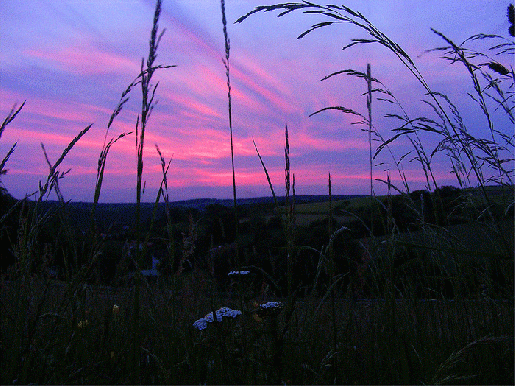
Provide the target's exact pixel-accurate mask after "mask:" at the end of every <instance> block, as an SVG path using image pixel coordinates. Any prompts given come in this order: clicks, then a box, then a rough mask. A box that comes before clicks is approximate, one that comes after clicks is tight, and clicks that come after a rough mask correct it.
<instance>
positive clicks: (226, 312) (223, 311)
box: [193, 307, 241, 330]
mask: <svg viewBox="0 0 515 386" xmlns="http://www.w3.org/2000/svg"><path fill="white" fill-rule="evenodd" d="M238 315H241V311H239V310H231V309H230V308H229V307H222V308H220V309H219V310H217V311H216V320H217V321H219V322H221V321H222V318H223V317H224V316H226V317H231V318H235V317H237V316H238ZM213 321H214V318H213V313H212V312H210V313H209V314H207V315H206V316H204V317H203V318H200V319H199V320H197V321H196V322H195V323H193V327H195V328H196V329H197V330H204V329H205V328H206V327H207V324H208V323H212V322H213Z"/></svg>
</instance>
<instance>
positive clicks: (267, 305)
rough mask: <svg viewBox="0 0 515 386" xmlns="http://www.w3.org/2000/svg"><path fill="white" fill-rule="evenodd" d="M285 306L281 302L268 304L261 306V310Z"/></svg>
mask: <svg viewBox="0 0 515 386" xmlns="http://www.w3.org/2000/svg"><path fill="white" fill-rule="evenodd" d="M282 306H283V304H282V303H281V302H268V303H263V304H260V305H259V307H260V308H261V309H268V308H281V307H282Z"/></svg>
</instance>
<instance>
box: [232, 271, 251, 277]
mask: <svg viewBox="0 0 515 386" xmlns="http://www.w3.org/2000/svg"><path fill="white" fill-rule="evenodd" d="M249 273H250V271H231V272H229V273H228V275H229V276H231V275H248V274H249Z"/></svg>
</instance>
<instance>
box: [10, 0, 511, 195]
mask: <svg viewBox="0 0 515 386" xmlns="http://www.w3.org/2000/svg"><path fill="white" fill-rule="evenodd" d="M336 3H337V4H340V2H336ZM342 3H343V4H345V5H347V6H349V7H351V8H353V9H355V10H357V11H360V12H362V13H363V14H364V15H365V16H366V17H367V18H368V19H369V20H370V21H371V22H372V23H373V24H374V25H376V26H377V27H378V28H379V29H380V30H382V31H383V32H385V33H386V35H388V36H389V37H390V38H391V39H392V40H393V41H395V42H396V43H398V44H399V45H400V46H401V47H403V48H404V50H405V51H406V52H407V53H408V54H409V55H410V56H411V57H412V58H413V59H414V60H415V62H416V64H417V66H418V67H419V69H420V70H421V72H422V74H423V75H424V77H425V78H426V79H427V81H428V83H429V85H430V86H431V87H432V88H433V89H434V90H436V91H442V92H444V93H447V94H448V95H449V96H450V97H451V98H452V99H453V101H454V102H455V103H456V104H457V105H458V107H459V108H460V110H461V112H462V116H463V117H464V119H466V120H467V124H468V125H469V126H470V128H471V130H475V129H477V130H480V129H481V126H484V125H485V124H486V123H485V122H484V121H483V120H484V117H482V116H481V114H479V113H478V109H477V106H475V105H474V103H473V102H472V101H471V99H470V98H469V97H468V96H467V95H466V93H467V92H472V91H473V89H472V85H471V83H470V79H469V77H468V75H467V72H466V70H465V69H464V68H463V66H459V65H453V66H451V65H450V64H449V63H448V62H446V61H445V60H442V59H440V58H439V55H441V53H438V52H432V53H426V54H424V51H425V50H428V49H431V48H435V47H438V46H441V45H443V44H444V43H443V41H442V40H441V38H439V37H438V36H437V35H435V34H434V33H432V32H431V29H430V28H431V27H432V28H434V29H436V30H438V31H440V32H442V33H444V34H445V35H446V36H448V37H450V38H451V39H453V40H454V41H455V42H458V43H461V42H462V41H463V40H465V39H466V38H467V37H469V36H471V35H473V34H476V33H480V32H483V33H489V34H498V35H502V36H506V37H508V34H507V31H508V27H509V25H508V20H507V17H506V7H507V5H508V1H499V0H495V1H486V0H484V1H483V0H473V1H470V0H467V1H447V0H428V1H414V0H410V1H408V0H405V1H402V0H384V1H383V0H381V1H380V0H369V1H366V0H363V1H357V0H356V1H345V2H342ZM266 4H272V2H269V1H266V0H263V1H261V0H236V1H231V0H227V3H226V12H227V19H228V33H229V36H230V40H231V58H230V64H231V84H232V100H233V129H234V140H235V167H236V183H237V192H238V197H257V196H266V195H270V192H269V189H268V183H267V181H266V176H265V174H264V172H263V169H262V167H261V164H260V162H259V158H258V157H257V155H256V151H255V149H254V145H253V142H252V141H253V140H255V142H256V144H257V146H258V148H259V151H260V153H261V156H262V157H263V160H264V162H265V164H266V166H267V168H268V170H269V172H270V176H271V179H272V182H273V184H274V187H275V190H276V192H277V194H279V195H282V194H284V150H283V148H284V129H285V125H288V129H289V134H290V146H291V167H292V171H293V172H294V173H295V178H296V192H297V194H325V193H327V175H328V173H329V172H330V173H331V175H332V178H333V193H334V194H366V193H367V192H368V191H369V186H370V185H369V184H370V182H369V169H368V168H369V157H368V154H369V153H368V141H367V133H366V132H363V131H362V130H361V129H365V127H364V126H360V125H352V124H351V123H352V122H356V121H357V119H356V118H352V117H351V116H349V115H345V114H342V113H340V112H335V111H328V112H324V113H321V114H318V115H316V116H313V117H309V114H311V113H313V112H314V111H317V110H319V109H321V108H324V107H328V106H332V105H343V106H345V107H348V108H352V109H355V110H356V111H359V112H361V113H363V114H366V98H365V96H364V95H363V93H364V92H365V91H366V82H365V81H364V80H363V79H355V78H353V77H349V76H338V77H333V78H331V79H329V80H326V81H324V82H321V81H320V80H321V79H322V78H323V77H324V76H325V75H328V74H330V73H332V72H334V71H338V70H342V69H348V68H353V69H356V70H359V71H366V66H367V63H370V64H371V68H372V75H373V76H374V77H377V78H378V79H380V80H381V81H382V82H383V83H384V84H385V85H386V86H387V87H388V88H389V89H390V90H392V92H393V93H394V94H395V95H396V97H397V98H398V99H399V101H400V102H401V103H402V104H403V106H404V108H405V109H406V111H407V112H408V113H409V114H412V115H413V116H417V115H419V114H424V113H427V114H431V111H430V110H429V108H428V106H427V105H425V104H424V103H422V102H421V99H422V98H423V97H424V95H423V94H424V90H423V89H422V87H421V86H420V85H419V84H417V83H416V81H415V80H414V78H413V77H412V75H410V74H409V72H408V71H407V70H406V69H405V68H404V67H403V66H402V65H401V64H400V63H399V62H398V60H397V58H396V57H395V56H394V55H393V54H392V53H390V52H388V51H387V50H386V49H385V48H384V47H381V46H379V45H371V44H369V45H367V46H366V47H365V46H364V47H353V48H350V49H348V50H345V51H342V50H341V48H342V47H343V46H345V45H346V44H348V43H349V42H350V39H352V38H366V37H367V36H366V35H364V33H363V32H361V31H359V30H358V29H356V28H355V27H352V26H349V25H345V24H339V25H333V26H329V27H325V28H321V29H319V30H317V31H314V32H313V33H311V34H309V35H307V36H306V37H305V38H303V39H300V40H298V39H297V36H298V35H299V34H301V33H302V32H303V31H304V30H306V29H307V28H308V27H309V26H310V25H311V24H313V23H316V22H319V21H321V20H324V19H321V18H320V17H316V16H314V15H303V14H301V13H300V12H299V13H293V14H290V15H286V16H284V17H281V18H277V17H276V16H277V13H258V14H256V15H253V16H251V17H250V18H249V19H247V20H245V21H244V22H243V23H241V24H234V21H235V20H236V19H238V18H239V17H240V16H242V15H244V14H246V13H247V12H248V11H250V10H252V9H254V8H255V7H256V6H258V5H266ZM154 6H155V2H154V1H153V0H27V1H19V0H2V1H1V2H0V14H1V15H2V23H1V25H0V117H1V119H2V120H3V119H4V117H5V116H6V115H7V114H8V112H9V111H10V110H11V108H12V106H13V105H14V104H18V105H19V104H21V103H22V102H23V101H24V100H26V105H25V107H24V109H23V110H22V112H21V113H20V115H19V116H18V117H17V118H16V119H15V120H14V121H13V122H12V123H11V124H10V125H9V126H8V127H7V129H6V131H5V132H4V134H3V136H2V138H1V139H0V157H1V158H3V157H4V155H5V154H6V153H7V151H8V150H9V148H10V147H11V146H12V144H13V143H15V142H17V148H16V150H15V152H14V154H13V155H12V156H11V158H10V159H9V161H8V163H7V169H8V173H7V175H6V176H3V177H2V184H3V186H4V187H5V188H7V190H8V191H9V192H10V193H11V194H12V195H13V196H15V197H16V198H23V197H24V196H25V195H26V194H30V193H32V192H34V191H36V190H37V188H38V182H39V181H44V180H45V179H46V175H47V173H48V166H47V164H46V161H45V158H44V154H43V151H42V149H41V143H43V144H44V146H45V149H46V150H47V152H48V155H49V158H50V160H51V161H52V162H55V161H56V160H57V159H58V157H59V155H60V153H61V152H62V151H63V149H64V148H66V146H67V144H68V143H69V142H70V141H71V140H72V139H73V138H74V137H75V135H76V134H77V133H79V131H81V130H82V129H84V128H85V127H86V126H87V125H89V124H93V126H92V128H91V129H90V131H89V132H88V133H87V134H86V135H85V136H84V137H83V138H82V139H81V140H80V141H79V142H78V143H77V144H76V146H75V147H74V148H73V149H72V151H71V152H70V153H69V154H68V156H67V157H66V159H65V161H64V162H63V164H62V165H61V167H60V169H59V170H61V171H66V170H68V169H71V170H70V172H69V173H68V174H67V175H66V176H65V177H64V179H62V180H61V181H60V187H61V189H62V192H63V194H64V198H65V199H67V200H72V201H92V200H93V192H94V186H95V179H96V168H97V159H98V156H99V154H100V151H101V150H102V145H103V143H104V138H105V135H106V128H107V123H108V120H109V117H110V115H111V113H112V111H113V109H114V108H115V107H116V105H117V103H118V101H119V99H120V96H121V93H122V92H123V91H124V90H125V88H126V87H127V85H128V84H129V83H130V82H131V81H132V80H133V79H134V78H135V77H136V75H137V74H138V73H139V70H140V63H141V59H142V58H143V57H144V56H146V55H147V54H148V40H149V36H150V29H151V26H152V18H153V12H154ZM159 26H160V27H161V28H166V32H165V35H164V37H163V39H162V42H161V45H160V47H159V51H158V57H157V63H158V64H163V65H177V67H175V68H171V69H165V70H161V71H158V72H157V73H156V75H155V81H159V87H158V89H157V96H156V98H157V99H158V104H157V106H156V107H155V110H154V112H153V114H152V116H151V118H150V122H149V126H148V127H147V132H146V138H145V144H146V147H145V153H144V174H143V178H144V180H145V181H146V186H147V188H146V190H145V194H144V197H143V199H144V200H145V201H153V200H154V199H155V195H156V191H157V187H158V185H159V183H160V181H161V178H162V175H161V165H160V160H159V157H158V154H157V152H156V149H155V145H156V144H157V145H158V146H159V148H160V149H161V151H162V153H163V155H164V156H165V158H166V159H169V158H173V160H172V162H171V166H170V171H169V175H168V180H169V195H170V199H171V200H183V199H189V198H201V197H216V198H230V197H231V195H232V188H231V186H232V185H231V184H232V177H231V159H230V139H229V138H230V137H229V127H228V111H227V86H226V78H225V68H224V65H223V63H222V58H223V56H224V52H225V51H224V37H223V32H222V18H221V7H220V2H219V1H217V0H163V12H162V14H161V19H160V23H159ZM499 60H500V61H502V60H503V58H500V59H499ZM504 61H505V62H507V59H506V58H504ZM506 64H507V65H509V62H507V63H506ZM140 103H141V102H140V90H139V88H136V89H135V90H134V91H133V92H132V93H131V94H130V101H129V103H128V104H127V105H126V106H125V107H124V109H123V111H122V112H121V114H120V115H119V116H118V117H117V118H116V120H115V122H114V124H113V126H112V127H111V129H110V131H109V133H108V134H107V135H108V139H109V138H111V137H115V136H118V135H119V134H121V133H123V132H129V131H134V128H135V123H136V117H137V114H138V108H139V106H140ZM390 109H392V108H391V107H390ZM386 112H387V110H386V109H385V106H384V103H383V104H381V103H380V102H378V101H375V102H374V122H375V125H376V128H377V130H378V131H379V132H380V133H381V134H382V135H383V136H384V137H385V138H388V137H389V136H390V134H391V132H390V130H391V129H392V128H394V127H393V126H392V125H393V124H394V123H396V122H394V121H392V120H391V119H390V120H388V119H383V118H382V115H384V113H386ZM391 112H397V111H394V109H393V110H391ZM494 118H495V117H494ZM503 124H504V123H503V122H502V121H501V122H500V125H503ZM505 128H506V131H507V132H509V133H512V131H513V129H512V128H511V126H509V125H507V124H506V125H505ZM374 146H377V144H375V145H374ZM406 146H407V145H406V143H405V142H402V141H399V142H398V143H397V144H394V145H393V146H392V151H393V153H394V154H397V155H402V152H403V151H407V150H406V149H407V147H406ZM434 146H435V143H434V142H431V138H428V143H427V148H428V150H429V151H430V150H432V148H434ZM408 159H409V157H408V158H407V159H406V162H405V163H403V169H404V170H405V171H406V175H407V177H408V180H409V182H410V185H412V187H413V188H423V187H424V183H423V173H422V171H421V169H420V167H419V166H418V165H417V164H416V163H415V162H408ZM380 163H381V165H376V166H374V175H375V177H377V178H386V170H390V173H391V176H392V178H393V179H394V181H395V180H396V178H397V175H396V166H395V164H394V163H393V161H392V159H391V158H389V156H388V154H387V153H385V154H384V155H383V156H381V157H380V158H379V159H377V160H376V164H380ZM435 166H436V170H435V173H436V175H437V177H438V179H439V181H440V184H441V185H446V184H455V182H454V179H453V178H452V176H451V175H450V173H449V171H450V167H449V165H448V164H447V163H445V162H444V161H443V160H442V161H441V162H440V160H438V159H435ZM135 186H136V146H135V134H131V135H130V136H127V137H125V138H123V139H121V140H120V141H118V142H117V143H116V144H115V145H113V147H112V149H111V152H110V153H109V155H108V158H107V164H106V172H105V176H104V185H103V189H102V194H101V198H100V201H101V202H134V201H135V197H136V193H135ZM375 190H376V192H377V193H383V192H385V191H386V189H385V187H384V186H383V184H381V183H380V182H375ZM52 197H54V196H51V198H52Z"/></svg>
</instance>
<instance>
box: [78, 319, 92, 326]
mask: <svg viewBox="0 0 515 386" xmlns="http://www.w3.org/2000/svg"><path fill="white" fill-rule="evenodd" d="M88 324H89V321H88V320H87V319H86V320H81V321H80V322H79V323H77V327H78V328H84V327H86V326H87V325H88Z"/></svg>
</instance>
